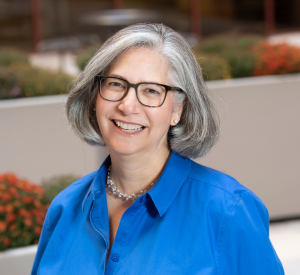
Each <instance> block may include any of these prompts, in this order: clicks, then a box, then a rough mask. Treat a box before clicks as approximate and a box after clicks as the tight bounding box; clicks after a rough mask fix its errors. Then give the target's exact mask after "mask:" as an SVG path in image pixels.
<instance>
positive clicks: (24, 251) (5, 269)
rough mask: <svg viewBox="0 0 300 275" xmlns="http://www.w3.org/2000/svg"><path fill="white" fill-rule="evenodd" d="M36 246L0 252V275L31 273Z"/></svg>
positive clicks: (26, 274)
mask: <svg viewBox="0 0 300 275" xmlns="http://www.w3.org/2000/svg"><path fill="white" fill-rule="evenodd" d="M36 251H37V245H32V246H27V247H22V248H15V249H10V250H7V251H5V252H0V267H1V268H0V275H28V274H30V272H31V268H32V265H33V261H34V257H35V254H36Z"/></svg>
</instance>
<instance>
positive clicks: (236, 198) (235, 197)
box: [188, 176, 248, 202]
mask: <svg viewBox="0 0 300 275" xmlns="http://www.w3.org/2000/svg"><path fill="white" fill-rule="evenodd" d="M188 178H190V179H193V180H196V181H199V182H202V183H205V184H209V185H211V186H214V187H216V188H219V189H221V190H223V191H224V192H226V193H227V194H229V195H230V196H231V197H232V198H234V199H235V200H236V201H237V202H238V201H239V200H240V199H239V198H238V197H237V196H235V195H234V194H232V193H231V192H229V191H228V190H227V189H225V188H222V187H221V186H219V185H216V184H213V183H210V182H205V181H202V180H199V179H195V178H193V177H191V176H188ZM246 193H248V191H247V192H246Z"/></svg>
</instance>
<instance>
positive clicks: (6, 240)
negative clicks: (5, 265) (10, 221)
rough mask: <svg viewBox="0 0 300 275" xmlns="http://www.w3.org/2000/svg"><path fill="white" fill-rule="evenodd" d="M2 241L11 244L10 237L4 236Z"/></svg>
mask: <svg viewBox="0 0 300 275" xmlns="http://www.w3.org/2000/svg"><path fill="white" fill-rule="evenodd" d="M3 243H4V244H6V245H10V244H11V239H9V238H4V240H3Z"/></svg>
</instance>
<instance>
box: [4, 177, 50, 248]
mask: <svg viewBox="0 0 300 275" xmlns="http://www.w3.org/2000/svg"><path fill="white" fill-rule="evenodd" d="M0 200H1V205H0V251H1V250H5V249H7V248H14V247H21V246H27V245H30V244H36V243H38V240H39V237H40V234H41V231H42V226H43V223H44V218H45V216H46V212H47V209H48V207H49V200H48V199H47V197H46V193H45V191H44V189H43V188H42V187H40V186H38V185H35V184H33V183H31V182H29V181H27V180H22V179H18V178H17V176H16V175H15V174H2V175H0Z"/></svg>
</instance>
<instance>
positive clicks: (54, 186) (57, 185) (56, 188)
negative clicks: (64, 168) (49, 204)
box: [42, 175, 79, 201]
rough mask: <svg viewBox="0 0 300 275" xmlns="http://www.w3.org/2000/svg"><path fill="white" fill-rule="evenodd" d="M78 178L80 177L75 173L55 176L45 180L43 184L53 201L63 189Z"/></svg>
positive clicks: (47, 194)
mask: <svg viewBox="0 0 300 275" xmlns="http://www.w3.org/2000/svg"><path fill="white" fill-rule="evenodd" d="M78 179H79V177H76V176H73V175H63V176H55V177H52V178H50V179H47V180H44V181H43V182H42V186H43V188H44V190H45V192H46V196H47V198H48V199H49V200H50V201H52V200H53V199H54V198H55V197H56V196H57V195H58V194H59V193H60V192H61V191H62V190H64V189H65V188H67V187H68V186H69V185H70V184H71V183H73V182H74V181H76V180H78Z"/></svg>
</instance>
